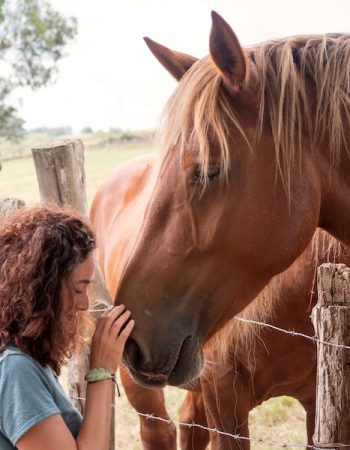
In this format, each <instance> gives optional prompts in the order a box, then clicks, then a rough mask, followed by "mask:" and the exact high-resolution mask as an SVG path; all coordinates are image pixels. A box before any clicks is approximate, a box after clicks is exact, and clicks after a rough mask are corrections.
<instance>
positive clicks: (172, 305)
mask: <svg viewBox="0 0 350 450" xmlns="http://www.w3.org/2000/svg"><path fill="white" fill-rule="evenodd" d="M212 18H213V23H212V29H211V33H210V41H209V48H210V54H209V56H207V57H205V58H202V59H197V58H194V57H191V56H189V55H186V54H182V53H179V52H175V51H172V50H170V49H168V48H166V47H164V46H162V45H160V44H157V43H155V42H154V41H152V40H150V39H148V38H146V43H147V44H148V46H149V48H150V49H151V51H152V52H153V53H154V55H155V56H156V58H157V59H158V60H159V61H160V62H161V64H162V65H163V66H164V67H165V68H166V69H167V70H168V71H169V72H170V73H171V74H172V75H173V76H174V77H175V78H176V79H177V80H178V81H179V83H178V86H177V88H176V90H175V92H174V94H173V95H172V97H171V98H170V100H169V102H168V104H167V106H166V108H165V112H164V116H163V122H162V124H161V130H160V143H161V148H162V152H163V153H162V155H161V163H160V166H159V170H158V174H157V179H156V182H155V184H154V187H153V190H152V193H151V195H150V196H149V199H148V205H147V208H146V211H145V214H144V216H143V222H142V226H141V229H140V234H139V237H138V240H137V243H136V244H135V246H134V248H133V251H132V254H131V256H130V258H129V260H128V263H127V265H126V267H125V270H124V272H123V276H122V279H121V282H120V285H119V288H118V292H117V296H116V299H117V301H118V302H121V303H124V304H125V305H126V306H127V308H129V309H130V310H131V311H132V314H133V317H134V318H135V320H136V327H135V330H134V332H133V334H132V338H131V339H129V341H128V343H127V346H126V351H125V362H126V364H127V365H128V367H129V369H130V371H131V373H132V374H133V375H134V377H135V378H136V380H137V381H139V382H140V383H144V384H146V385H148V386H163V385H164V384H166V383H168V384H172V385H179V384H182V383H185V382H187V381H188V380H190V379H192V378H194V377H195V376H196V375H197V374H198V372H199V371H200V369H201V367H202V365H203V356H202V347H203V345H204V343H205V342H206V341H207V340H208V339H209V338H210V337H211V336H212V335H213V334H214V333H215V332H216V331H217V330H219V329H220V328H221V327H222V326H223V325H224V324H225V323H226V322H227V321H228V320H229V319H230V318H231V317H232V316H234V315H235V314H236V313H238V312H239V311H241V310H242V309H243V308H244V307H245V306H246V305H247V304H248V303H249V302H250V301H252V300H253V298H254V297H255V296H256V295H257V294H258V293H259V292H260V291H261V290H262V288H263V287H264V286H265V285H266V284H267V283H268V281H269V280H270V278H271V277H272V276H274V275H275V274H276V273H279V272H281V271H282V270H284V269H286V268H287V267H288V266H289V265H290V264H291V263H292V262H293V261H294V260H295V259H296V258H297V257H298V255H300V254H301V252H302V251H303V250H304V249H305V248H306V246H307V245H308V243H309V242H310V240H311V238H312V235H313V233H314V231H315V229H316V227H317V226H318V225H319V224H320V220H321V219H320V217H321V197H322V195H321V193H322V184H323V176H325V172H324V173H322V170H323V169H322V167H323V162H324V161H323V162H322V161H320V158H319V157H315V152H314V150H313V147H315V145H316V146H317V145H319V146H320V147H321V146H322V145H323V141H322V142H321V141H320V142H317V143H316V144H315V142H314V141H313V140H312V139H311V138H310V133H311V131H312V130H310V128H311V125H310V126H309V122H308V121H307V120H309V121H310V120H311V119H310V116H312V114H311V113H310V111H309V110H306V109H305V110H304V109H303V107H304V106H305V102H304V100H305V98H306V96H307V95H309V96H312V95H313V89H314V85H313V84H312V83H309V85H307V86H306V87H305V92H304V91H302V89H301V87H300V86H301V84H300V80H299V78H298V79H297V78H295V77H298V76H299V77H301V76H302V75H301V72H302V71H301V69H300V65H302V64H303V62H302V61H303V60H302V56H301V57H300V58H301V63H300V60H299V53H298V51H299V50H295V48H297V49H298V48H299V47H300V49H301V48H304V47H303V46H302V44H301V43H299V44H298V45H299V47H298V46H297V44H295V42H294V41H293V43H292V44H290V45H289V44H288V45H289V47H288V48H289V50H290V55H289V54H288V55H289V56H288V60H287V63H286V64H287V67H288V70H289V71H290V73H289V72H288V74H287V75H286V74H285V73H284V72H283V68H282V67H280V66H279V64H280V61H281V58H284V56H283V55H284V54H283V51H284V52H286V48H287V47H286V46H285V47H283V44H276V45H275V44H274V43H269V46H270V47H268V46H267V47H266V46H265V47H264V46H257V47H255V49H254V51H253V50H245V49H243V48H242V47H241V45H240V43H239V41H238V39H237V37H236V35H235V33H234V32H233V30H232V29H231V27H230V26H229V25H228V24H227V23H226V22H225V21H224V20H223V19H222V18H221V17H220V16H219V15H218V14H216V13H213V14H212ZM288 42H289V41H288ZM297 42H299V41H297ZM300 42H304V41H302V40H301V41H300ZM274 45H275V47H276V48H275V47H273V46H274ZM278 45H279V47H278ZM272 47H273V49H274V50H269V49H271V48H272ZM300 51H302V50H300ZM269 52H270V53H269ZM305 65H306V64H305ZM293 71H294V72H295V73H294V72H293ZM280 72H281V73H280ZM288 77H289V78H288ZM293 77H294V78H295V79H296V80H297V81H295V86H294V85H293V84H292V83H293ZM305 78H308V77H305ZM298 80H299V81H298ZM298 83H299V84H298ZM306 83H308V82H307V81H306ZM298 89H299V90H298ZM274 90H275V91H276V92H274ZM278 92H279V93H278ZM295 92H297V97H298V96H299V97H298V99H299V100H297V103H296V105H292V103H291V102H292V99H293V98H294V97H296V95H295ZM310 104H312V101H310ZM284 112H285V116H286V117H285V118H284V116H283V114H284ZM282 116H283V117H282ZM305 117H306V119H307V120H306V121H304V120H303V119H304V118H305ZM310 123H311V122H310ZM305 124H306V125H305ZM320 166H321V169H320Z"/></svg>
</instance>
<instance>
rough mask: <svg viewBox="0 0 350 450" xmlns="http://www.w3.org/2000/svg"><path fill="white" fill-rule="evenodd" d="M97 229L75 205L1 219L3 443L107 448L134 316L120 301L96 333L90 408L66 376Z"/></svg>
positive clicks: (39, 449)
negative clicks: (68, 390)
mask: <svg viewBox="0 0 350 450" xmlns="http://www.w3.org/2000/svg"><path fill="white" fill-rule="evenodd" d="M94 248H95V239H94V235H93V232H92V230H91V229H90V227H89V225H88V224H87V223H86V222H85V220H84V219H83V218H82V217H80V216H79V215H78V214H76V213H73V212H72V211H68V210H63V209H58V208H55V207H51V206H50V207H38V208H33V209H24V210H19V211H16V212H13V213H11V214H9V216H8V217H7V218H6V219H4V221H3V222H2V223H0V449H1V450H10V449H11V450H12V449H15V448H18V449H19V450H48V449H50V450H62V449H64V450H74V449H79V450H90V449H91V450H92V449H93V450H100V449H101V450H102V449H103V450H105V449H107V448H108V441H109V424H110V418H111V417H110V414H111V403H112V383H113V380H114V374H115V372H116V370H117V368H118V365H119V363H120V360H121V357H122V353H123V349H124V344H125V341H126V339H127V338H128V336H129V334H130V333H131V331H132V328H133V326H134V321H133V320H130V312H129V311H125V308H124V306H117V307H115V308H113V309H112V310H110V311H109V312H107V313H105V314H104V315H103V317H102V318H101V319H100V321H99V322H98V325H97V328H96V331H95V333H94V335H93V338H92V345H91V357H90V368H91V369H90V371H89V372H88V374H87V377H86V379H87V381H88V385H87V394H86V408H85V414H84V418H82V417H81V415H80V414H79V413H78V411H76V410H75V408H74V407H73V405H72V404H71V402H70V401H69V399H68V398H67V396H66V395H65V393H64V392H63V390H62V387H61V386H60V384H59V382H58V379H57V376H58V375H59V374H60V370H61V367H62V365H63V364H64V363H65V362H66V360H67V358H68V357H69V355H70V354H71V352H72V351H73V350H76V349H77V347H78V346H79V342H80V343H81V337H80V336H79V332H78V323H79V316H81V313H82V312H84V311H86V310H87V308H88V304H89V302H88V295H87V288H88V285H89V284H90V283H91V281H92V279H93V275H94V266H95V262H94V256H93V250H94Z"/></svg>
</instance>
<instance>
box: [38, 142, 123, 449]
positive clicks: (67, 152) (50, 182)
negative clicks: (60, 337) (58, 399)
mask: <svg viewBox="0 0 350 450" xmlns="http://www.w3.org/2000/svg"><path fill="white" fill-rule="evenodd" d="M32 154H33V159H34V164H35V169H36V173H37V179H38V183H39V190H40V196H41V200H42V201H43V202H45V201H49V202H53V203H56V204H58V205H60V206H70V207H72V208H74V209H76V210H78V211H80V212H82V213H83V214H86V215H87V202H86V190H85V171H84V145H83V143H82V141H81V140H80V139H74V140H69V139H65V140H61V141H56V142H52V143H50V144H47V145H44V146H40V147H36V148H33V149H32ZM89 297H90V307H91V309H101V310H102V309H105V308H108V307H109V306H110V305H111V304H112V302H111V298H110V296H109V294H108V291H107V289H106V286H105V283H104V279H103V276H102V274H101V271H100V270H99V268H98V267H96V273H95V279H94V281H93V283H92V284H91V287H90V289H89ZM100 314H101V312H100V313H95V314H94V315H93V316H94V318H95V319H97V318H98V317H99V315H100ZM89 356H90V346H89V345H88V347H87V348H86V349H85V351H84V353H83V354H78V355H74V356H73V357H72V358H71V359H70V361H69V363H68V384H69V395H70V396H71V399H72V401H73V403H74V404H75V406H76V407H77V408H78V409H79V410H80V411H81V412H82V413H83V412H84V401H82V400H77V398H76V397H78V398H85V396H86V383H85V381H84V376H85V374H86V372H87V371H88V370H89V359H90V358H89ZM114 396H115V393H114V392H113V399H114ZM114 430H115V421H114V409H113V408H112V420H111V437H110V443H109V450H114V448H115V439H114Z"/></svg>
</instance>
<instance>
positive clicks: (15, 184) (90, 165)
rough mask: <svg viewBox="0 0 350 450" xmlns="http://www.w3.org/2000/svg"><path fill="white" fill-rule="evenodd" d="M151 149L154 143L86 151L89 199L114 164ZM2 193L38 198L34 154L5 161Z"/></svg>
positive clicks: (0, 185)
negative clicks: (135, 146)
mask: <svg viewBox="0 0 350 450" xmlns="http://www.w3.org/2000/svg"><path fill="white" fill-rule="evenodd" d="M151 151H154V149H152V148H151V147H147V148H145V147H141V148H122V149H102V150H88V151H86V152H85V173H86V186H87V197H88V202H89V203H90V202H91V200H92V198H93V195H94V193H95V192H96V189H97V187H98V186H99V184H100V183H101V182H102V180H103V179H104V178H105V177H106V176H107V175H108V174H109V173H110V172H111V171H112V170H113V169H114V168H115V167H117V166H118V165H119V164H121V163H122V162H123V161H126V160H127V159H130V158H132V157H134V156H137V155H141V154H143V153H149V152H151ZM0 197H19V198H21V199H22V200H24V201H25V202H26V203H28V204H33V203H38V202H39V200H40V196H39V191H38V186H37V181H36V174H35V168H34V162H33V159H32V158H31V157H25V158H20V159H19V158H17V159H11V160H5V161H2V171H1V172H0Z"/></svg>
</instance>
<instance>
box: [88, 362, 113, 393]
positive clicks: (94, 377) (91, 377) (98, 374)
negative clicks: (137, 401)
mask: <svg viewBox="0 0 350 450" xmlns="http://www.w3.org/2000/svg"><path fill="white" fill-rule="evenodd" d="M103 380H112V381H114V383H115V385H116V387H117V392H118V397H120V390H119V386H118V384H117V380H116V379H115V373H113V372H111V371H110V370H107V369H105V368H103V367H94V368H93V369H90V370H89V372H88V373H87V374H86V375H85V381H87V382H88V383H94V382H95V381H103Z"/></svg>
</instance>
